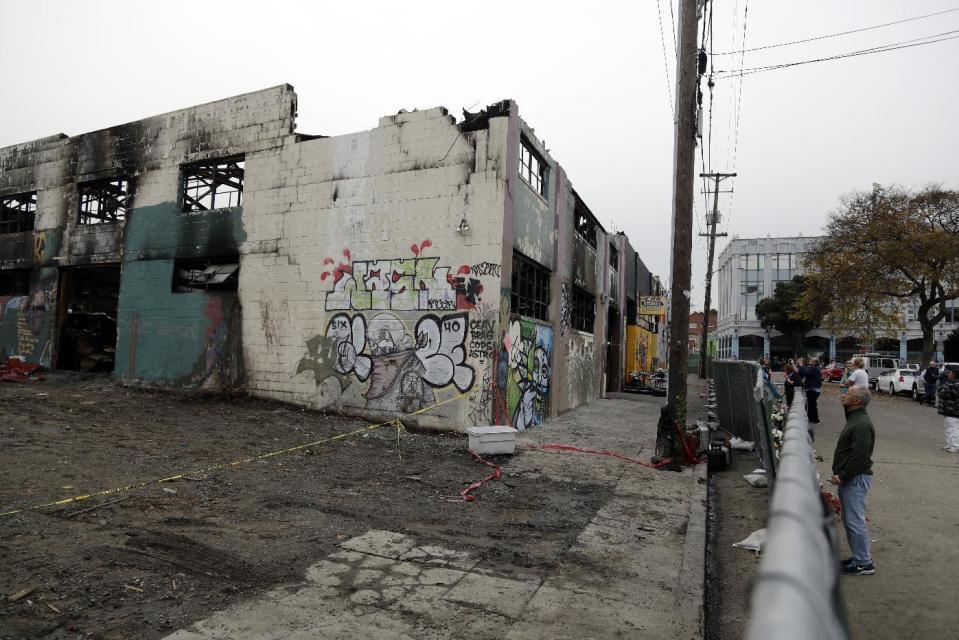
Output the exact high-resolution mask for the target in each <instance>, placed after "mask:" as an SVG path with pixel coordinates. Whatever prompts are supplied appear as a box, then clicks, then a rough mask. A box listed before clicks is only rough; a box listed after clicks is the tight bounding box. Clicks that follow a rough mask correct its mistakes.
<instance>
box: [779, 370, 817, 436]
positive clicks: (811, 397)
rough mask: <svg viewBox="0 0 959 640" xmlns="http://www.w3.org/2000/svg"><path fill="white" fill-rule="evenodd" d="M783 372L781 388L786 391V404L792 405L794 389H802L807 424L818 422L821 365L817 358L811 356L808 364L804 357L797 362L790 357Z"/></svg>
mask: <svg viewBox="0 0 959 640" xmlns="http://www.w3.org/2000/svg"><path fill="white" fill-rule="evenodd" d="M783 373H784V374H785V379H784V380H783V389H784V390H785V392H786V405H787V406H789V407H792V404H793V398H795V396H796V389H797V388H801V389H804V390H805V393H806V415H808V416H809V424H819V394H821V393H822V367H821V366H820V363H819V358H813V359H812V360H810V361H809V364H806V360H805V358H800V359H799V361H798V363H797V362H793V360H792V359H790V360H789V362H787V363H786V366H785V367H784V368H783Z"/></svg>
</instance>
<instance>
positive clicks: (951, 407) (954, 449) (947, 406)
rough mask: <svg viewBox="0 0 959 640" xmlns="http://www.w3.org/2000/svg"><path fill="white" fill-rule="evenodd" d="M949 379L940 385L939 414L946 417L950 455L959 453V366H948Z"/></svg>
mask: <svg viewBox="0 0 959 640" xmlns="http://www.w3.org/2000/svg"><path fill="white" fill-rule="evenodd" d="M946 370H947V371H948V372H949V377H948V378H946V381H945V382H942V383H940V384H939V406H938V409H939V413H940V414H942V415H943V416H945V418H946V424H945V430H946V446H945V447H943V449H945V450H946V451H948V452H949V453H959V379H957V378H956V375H957V373H959V365H956V364H947V365H946Z"/></svg>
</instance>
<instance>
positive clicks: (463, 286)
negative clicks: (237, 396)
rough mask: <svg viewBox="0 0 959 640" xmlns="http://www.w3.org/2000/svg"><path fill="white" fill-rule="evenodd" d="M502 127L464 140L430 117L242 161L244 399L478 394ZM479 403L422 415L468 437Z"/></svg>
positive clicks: (386, 404) (495, 274)
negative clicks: (466, 229)
mask: <svg viewBox="0 0 959 640" xmlns="http://www.w3.org/2000/svg"><path fill="white" fill-rule="evenodd" d="M507 126H508V118H505V117H504V118H493V119H491V120H490V121H489V127H488V128H487V129H482V130H479V131H473V132H467V133H461V132H460V131H459V129H458V128H457V126H456V125H455V124H454V123H453V118H452V117H450V116H449V115H447V112H446V110H445V109H441V108H436V109H429V110H425V111H415V112H411V113H402V114H398V115H395V116H388V117H384V118H382V119H381V120H380V122H379V126H378V127H377V128H375V129H373V130H370V131H365V132H361V133H354V134H349V135H343V136H337V137H331V138H322V139H315V140H305V141H299V142H295V141H294V138H293V137H292V136H291V137H290V138H289V143H288V144H286V145H285V146H284V147H283V148H282V149H280V150H276V151H267V152H262V153H257V154H253V155H248V156H247V164H246V183H245V186H244V191H245V193H244V198H245V200H244V204H243V223H244V228H245V230H246V243H245V244H244V246H243V255H242V258H241V269H240V285H239V294H240V300H241V303H242V305H243V325H242V330H243V344H244V354H245V367H246V373H247V378H248V386H249V390H250V392H251V393H253V394H254V395H258V396H263V397H269V398H275V399H278V400H283V401H287V402H295V403H299V404H305V405H308V406H311V407H315V408H327V407H329V408H342V409H344V410H348V411H349V412H350V413H354V414H360V415H366V416H367V417H369V418H373V419H378V418H394V417H396V416H397V414H396V413H395V412H397V411H399V412H402V413H411V412H415V411H417V410H419V409H422V408H424V407H427V406H430V405H433V404H436V403H437V402H442V401H444V400H451V399H453V398H455V397H456V396H458V395H460V394H462V393H464V392H467V391H470V392H474V393H476V392H478V391H479V389H480V381H482V380H483V379H484V374H487V373H488V368H489V367H491V366H492V363H491V352H492V349H493V346H492V341H493V337H492V336H496V335H500V326H499V324H498V318H499V308H500V285H501V283H500V278H499V273H500V262H501V260H502V255H503V251H502V243H503V210H504V206H503V202H504V197H505V176H504V175H503V172H504V171H505V167H506V164H507V163H506V158H505V154H506V152H507V145H506V132H507ZM464 218H465V220H466V222H467V224H468V225H469V232H468V233H467V234H463V233H460V232H458V231H457V227H458V226H459V225H460V222H461V220H463V219H464ZM481 319H483V320H484V321H480V320H481ZM485 319H492V326H490V323H488V322H485ZM471 323H472V325H473V329H474V330H473V331H471V329H470V326H471ZM487 379H489V378H488V377H487ZM477 402H478V400H477V399H476V398H470V397H465V398H462V399H460V400H456V401H452V402H450V403H449V404H445V405H443V406H442V407H439V408H438V409H435V410H433V411H431V412H430V414H429V415H423V416H420V417H418V418H417V419H416V422H418V423H419V424H421V425H422V426H437V427H439V426H442V427H444V428H450V427H453V428H459V429H462V428H465V427H466V426H468V425H471V424H473V423H474V422H475V421H476V417H477V416H476V411H477V410H478V409H479V410H482V408H481V407H480V408H478V407H477V406H476V403H477Z"/></svg>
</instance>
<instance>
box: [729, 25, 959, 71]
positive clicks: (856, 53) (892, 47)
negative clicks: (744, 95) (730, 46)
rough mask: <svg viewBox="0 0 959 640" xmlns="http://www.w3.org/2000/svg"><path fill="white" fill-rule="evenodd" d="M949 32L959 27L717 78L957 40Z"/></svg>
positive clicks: (750, 69)
mask: <svg viewBox="0 0 959 640" xmlns="http://www.w3.org/2000/svg"><path fill="white" fill-rule="evenodd" d="M949 34H959V29H954V30H952V31H944V32H942V33H937V34H934V35H929V36H924V37H922V38H913V39H912V40H903V41H902V42H896V43H890V44H886V45H880V46H878V47H870V48H868V49H860V50H858V51H849V52H847V53H840V54H836V55H834V56H827V57H824V58H813V59H811V60H799V61H796V62H786V63H783V64H772V65H767V66H764V67H752V68H749V69H742V68H741V69H740V70H739V71H735V70H733V69H725V70H721V71H719V73H720V74H725V75H719V76H717V77H716V79H717V80H725V79H727V78H734V77H737V76H738V77H739V78H740V82H742V76H749V75H753V74H755V73H763V72H766V71H777V70H779V69H787V68H789V67H798V66H800V65H804V64H813V63H816V62H829V61H831V60H842V59H844V58H855V57H858V56H866V55H871V54H874V53H885V52H887V51H896V50H898V49H909V48H912V47H922V46H925V45H927V44H936V43H939V42H945V41H947V40H955V39H957V38H959V35H949ZM940 36H948V37H940ZM930 38H936V39H930ZM917 40H923V41H924V42H917ZM909 43H912V44H909Z"/></svg>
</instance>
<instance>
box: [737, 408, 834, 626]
mask: <svg viewBox="0 0 959 640" xmlns="http://www.w3.org/2000/svg"><path fill="white" fill-rule="evenodd" d="M813 456H814V454H813V447H812V440H811V438H810V436H809V422H808V420H807V418H806V408H805V406H804V405H803V403H802V402H793V405H792V410H791V411H790V413H789V417H788V419H787V422H786V427H785V433H784V437H783V448H782V456H781V458H780V461H779V470H778V471H779V472H778V477H777V479H776V484H775V487H774V491H773V496H772V502H771V504H770V513H769V522H768V523H767V525H766V530H767V536H766V544H765V547H764V548H763V558H762V562H761V563H760V565H759V573H758V575H757V576H756V585H755V587H754V589H753V595H752V608H751V611H752V614H751V620H750V624H749V632H748V635H747V637H748V638H749V640H766V639H770V638H775V639H776V640H845V639H848V638H849V630H848V627H847V624H846V612H845V606H844V605H843V600H842V597H841V595H840V592H839V564H838V555H837V548H838V546H837V537H836V536H837V532H836V526H835V519H834V517H833V515H832V513H831V511H830V510H829V507H828V505H826V503H825V501H824V500H823V499H822V496H821V494H820V490H819V482H818V480H817V477H816V461H815V458H814V457H813Z"/></svg>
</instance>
